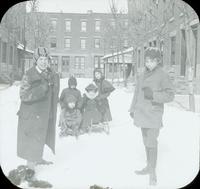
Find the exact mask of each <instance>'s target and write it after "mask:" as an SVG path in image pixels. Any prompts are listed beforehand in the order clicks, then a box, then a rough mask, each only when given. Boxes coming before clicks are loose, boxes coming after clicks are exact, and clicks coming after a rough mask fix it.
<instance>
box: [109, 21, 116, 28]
mask: <svg viewBox="0 0 200 189" xmlns="http://www.w3.org/2000/svg"><path fill="white" fill-rule="evenodd" d="M110 25H111V27H112V28H113V29H115V27H116V25H115V21H114V20H112V21H111V22H110Z"/></svg>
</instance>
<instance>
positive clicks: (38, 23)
mask: <svg viewBox="0 0 200 189" xmlns="http://www.w3.org/2000/svg"><path fill="white" fill-rule="evenodd" d="M38 8H39V2H38V0H31V1H29V9H30V12H29V13H28V14H27V26H26V32H27V40H28V46H29V47H30V48H34V49H35V48H36V47H38V46H45V45H46V43H47V39H48V36H49V32H50V29H51V24H50V20H49V18H48V15H47V14H45V13H41V12H38Z"/></svg>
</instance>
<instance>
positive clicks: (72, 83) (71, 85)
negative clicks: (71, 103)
mask: <svg viewBox="0 0 200 189" xmlns="http://www.w3.org/2000/svg"><path fill="white" fill-rule="evenodd" d="M76 86H77V80H76V78H75V77H74V76H71V77H70V78H69V79H68V88H65V89H63V91H62V93H61V96H60V106H61V109H62V108H63V107H64V106H65V105H66V102H67V100H66V99H67V98H68V96H70V95H72V96H74V97H75V98H76V102H77V108H79V109H80V108H81V92H80V91H79V90H78V89H77V88H76Z"/></svg>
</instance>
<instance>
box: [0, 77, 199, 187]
mask: <svg viewBox="0 0 200 189" xmlns="http://www.w3.org/2000/svg"><path fill="white" fill-rule="evenodd" d="M90 82H91V79H78V88H79V89H80V90H81V91H82V92H83V91H84V88H85V87H86V86H87V84H89V83H90ZM66 85H67V80H66V79H62V80H61V90H60V92H61V91H62V89H63V88H64V87H65V86H66ZM132 96H133V92H132V90H129V89H125V88H123V87H117V88H116V90H115V91H114V92H113V93H112V94H111V96H110V97H109V101H110V107H111V112H112V116H113V121H112V122H111V123H110V134H109V135H107V134H106V133H101V134H99V133H95V134H85V135H82V136H80V137H79V138H78V139H75V137H67V138H59V137H58V132H59V128H58V127H57V133H56V135H57V138H56V155H55V156H54V155H53V154H52V153H51V151H50V150H49V149H48V148H47V147H45V150H44V158H45V159H47V160H51V161H53V162H54V164H53V165H49V166H44V165H43V166H37V168H36V174H37V175H36V176H37V178H38V179H43V180H47V181H49V182H50V183H51V184H53V188H54V189H89V186H91V185H94V184H97V185H100V186H102V187H107V186H109V187H111V188H113V189H122V188H123V189H131V188H145V189H146V188H148V187H149V186H148V176H137V175H135V174H134V171H135V170H136V169H141V168H143V167H144V166H145V161H146V159H145V152H144V146H143V143H142V137H141V131H140V129H139V128H137V127H135V126H134V125H133V120H132V119H131V118H130V116H129V113H128V109H129V106H130V103H131V100H132ZM179 98H180V97H179ZM19 104H20V100H19V86H12V87H9V88H7V89H6V90H1V91H0V161H1V167H2V169H3V172H4V173H5V175H7V174H8V172H9V171H10V170H11V169H14V168H16V166H18V165H20V164H25V163H26V162H25V161H24V160H23V159H20V158H18V157H17V156H16V140H17V115H16V113H17V111H18V109H19ZM59 113H60V109H58V114H59ZM163 123H164V127H163V128H162V129H161V132H160V136H159V149H158V166H157V176H158V185H157V186H156V187H155V188H181V187H183V186H185V185H187V184H189V183H190V182H191V181H192V180H193V179H194V178H195V177H196V175H197V173H198V171H199V133H200V131H199V125H200V116H199V114H197V113H192V112H189V111H185V110H184V109H181V108H180V107H176V106H172V105H171V104H166V105H165V113H164V118H163ZM21 187H23V188H27V186H26V183H23V184H22V185H21Z"/></svg>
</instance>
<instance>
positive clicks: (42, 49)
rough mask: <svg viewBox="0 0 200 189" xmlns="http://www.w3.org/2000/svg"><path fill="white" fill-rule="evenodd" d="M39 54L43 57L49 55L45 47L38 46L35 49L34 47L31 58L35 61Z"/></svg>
mask: <svg viewBox="0 0 200 189" xmlns="http://www.w3.org/2000/svg"><path fill="white" fill-rule="evenodd" d="M40 56H44V57H48V58H49V57H50V56H49V53H48V50H47V48H45V47H38V48H37V49H35V52H34V55H33V60H34V62H35V63H36V62H37V60H38V58H39V57H40Z"/></svg>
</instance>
